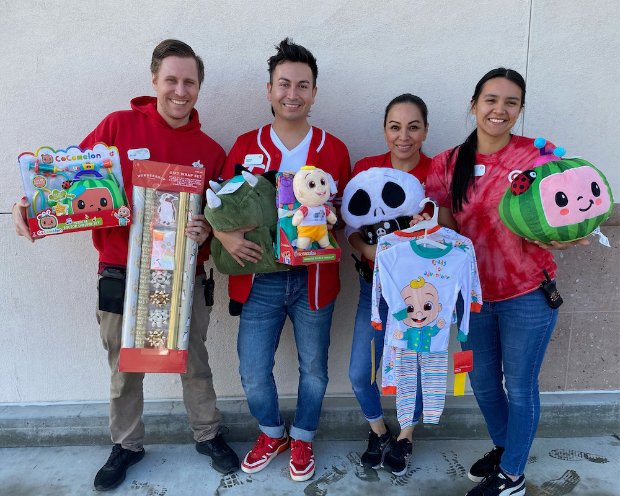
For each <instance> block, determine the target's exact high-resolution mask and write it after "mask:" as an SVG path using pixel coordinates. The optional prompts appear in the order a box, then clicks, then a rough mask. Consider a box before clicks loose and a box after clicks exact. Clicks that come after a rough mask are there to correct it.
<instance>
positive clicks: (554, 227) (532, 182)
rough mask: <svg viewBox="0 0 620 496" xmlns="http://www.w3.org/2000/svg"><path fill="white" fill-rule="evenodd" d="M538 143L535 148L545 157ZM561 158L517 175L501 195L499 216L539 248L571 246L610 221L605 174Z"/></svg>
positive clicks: (609, 195)
mask: <svg viewBox="0 0 620 496" xmlns="http://www.w3.org/2000/svg"><path fill="white" fill-rule="evenodd" d="M540 140H541V138H539V139H537V140H536V142H535V143H537V145H536V146H537V147H538V148H541V153H543V154H544V155H547V154H546V153H545V151H544V146H545V142H544V140H542V146H539V145H541V142H540ZM562 154H563V153H562ZM561 156H562V155H560V156H559V157H558V156H555V157H552V156H548V158H547V159H542V160H537V162H538V163H540V162H545V163H542V165H538V166H536V167H534V168H532V169H529V170H526V171H525V172H520V173H518V174H517V175H516V176H515V177H514V179H513V180H512V183H511V185H510V187H509V188H508V189H507V190H506V193H504V196H503V197H502V199H501V201H500V203H499V215H500V218H501V219H502V221H503V222H504V224H505V225H506V226H507V227H508V229H510V230H511V231H512V232H514V233H515V234H517V235H519V236H522V237H524V238H527V239H531V240H535V241H542V242H543V243H549V242H550V241H559V242H567V241H574V240H576V239H580V238H583V237H585V236H588V235H589V234H590V233H592V231H594V229H596V228H597V227H598V226H599V225H601V224H602V223H603V222H605V220H607V218H608V217H609V216H610V215H611V211H612V209H613V196H612V193H611V189H610V187H609V183H608V182H607V179H606V178H605V176H604V175H603V173H602V172H601V171H599V170H598V169H597V168H596V167H594V165H592V164H591V163H590V162H588V161H586V160H583V159H581V158H561ZM541 158H542V156H541Z"/></svg>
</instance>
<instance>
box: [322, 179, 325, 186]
mask: <svg viewBox="0 0 620 496" xmlns="http://www.w3.org/2000/svg"><path fill="white" fill-rule="evenodd" d="M321 186H325V179H323V178H321Z"/></svg>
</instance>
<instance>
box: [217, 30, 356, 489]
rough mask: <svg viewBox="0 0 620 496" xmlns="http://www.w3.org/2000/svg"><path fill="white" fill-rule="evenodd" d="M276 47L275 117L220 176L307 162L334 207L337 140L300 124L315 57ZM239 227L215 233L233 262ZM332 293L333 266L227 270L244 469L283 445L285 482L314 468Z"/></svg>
mask: <svg viewBox="0 0 620 496" xmlns="http://www.w3.org/2000/svg"><path fill="white" fill-rule="evenodd" d="M276 50H277V51H276V54H275V55H274V56H273V57H271V58H270V59H269V83H267V100H268V101H269V102H270V103H271V108H272V113H273V115H274V120H273V122H272V123H271V124H267V125H265V126H263V127H261V128H260V129H256V130H254V131H250V132H249V133H246V134H244V135H242V136H239V138H237V141H236V142H235V144H234V145H233V147H232V149H231V151H230V154H229V155H228V158H227V160H226V163H225V165H224V170H223V178H224V179H228V178H230V177H232V176H233V175H234V168H235V164H243V165H244V167H246V168H247V169H249V170H250V171H251V172H252V173H254V174H257V173H259V174H262V173H264V172H267V171H270V170H276V171H289V172H296V171H297V170H299V168H300V167H302V166H304V165H314V166H316V167H319V168H321V169H323V170H325V171H326V172H329V173H330V174H331V175H332V177H333V178H334V180H335V181H336V184H337V186H338V193H337V195H336V200H335V202H336V203H337V202H338V200H339V199H340V196H341V195H342V191H343V189H344V187H345V186H346V183H347V181H348V180H349V177H350V162H349V153H348V151H347V148H346V147H345V145H344V144H343V143H342V142H341V141H340V140H339V139H337V138H336V137H334V136H332V135H331V134H329V133H326V132H325V131H323V130H322V129H319V128H317V127H314V126H311V125H310V124H309V123H308V113H309V111H310V108H311V106H312V104H313V103H314V98H315V96H316V92H317V87H316V78H317V74H318V69H317V64H316V59H315V58H314V56H313V55H312V53H310V51H309V50H307V49H306V48H304V47H302V46H300V45H296V44H294V43H293V42H292V41H290V40H289V39H288V38H286V39H284V40H283V41H282V42H281V43H280V44H279V45H278V46H276ZM244 232H245V231H244V230H239V231H235V232H232V233H230V232H226V233H224V232H215V233H214V234H215V236H216V237H217V238H218V239H219V240H220V241H221V242H222V244H223V246H224V248H226V250H227V251H228V252H229V253H230V254H231V255H232V257H233V258H234V259H235V260H236V261H237V262H238V263H239V264H240V265H243V264H244V262H247V261H250V262H256V261H258V258H259V257H260V247H259V246H258V245H256V244H254V243H252V242H250V241H248V240H246V239H245V238H244V236H243V234H244ZM339 289H340V280H339V276H338V264H337V263H330V264H323V265H320V264H314V265H310V266H308V267H302V268H292V269H291V270H288V271H284V272H276V273H270V274H253V275H248V276H230V279H229V296H230V298H231V300H232V301H235V302H239V303H240V304H242V307H241V311H240V316H241V318H240V323H239V337H238V343H237V351H238V353H239V361H240V372H241V382H242V384H243V388H244V390H245V394H246V396H247V399H248V404H249V407H250V411H251V413H252V415H253V416H254V417H255V418H256V419H257V421H258V424H259V427H260V430H261V434H260V436H259V438H258V440H257V441H256V444H255V445H254V447H253V448H252V450H251V451H250V452H249V453H248V454H247V455H246V456H245V459H244V460H243V462H242V464H241V468H242V470H243V471H244V472H247V473H255V472H258V471H260V470H262V469H263V468H265V467H266V466H267V465H268V464H269V462H270V461H271V460H272V459H273V458H274V457H275V456H277V455H278V454H279V453H282V452H283V451H285V450H286V449H288V448H289V446H290V448H291V460H290V463H289V469H290V474H291V478H292V479H293V480H297V481H304V480H307V479H309V478H310V477H312V475H313V474H314V470H315V463H314V454H313V451H312V440H313V438H314V435H315V432H316V430H317V427H318V422H319V416H320V413H321V404H322V401H323V396H324V394H325V389H326V387H327V351H328V348H329V334H330V327H331V321H332V312H333V309H334V300H335V299H336V296H337V294H338V291H339ZM287 315H288V317H289V318H290V319H291V321H292V323H293V332H294V334H295V343H296V345H297V352H298V357H299V370H300V377H299V389H298V398H297V410H296V414H295V419H294V421H293V424H292V426H291V427H290V438H289V434H287V431H286V428H285V425H284V421H283V420H282V417H281V416H280V410H279V407H278V392H277V390H276V385H275V381H274V377H273V367H274V356H275V352H276V350H277V348H278V343H279V340H280V334H281V333H282V328H283V326H284V322H285V320H286V317H287Z"/></svg>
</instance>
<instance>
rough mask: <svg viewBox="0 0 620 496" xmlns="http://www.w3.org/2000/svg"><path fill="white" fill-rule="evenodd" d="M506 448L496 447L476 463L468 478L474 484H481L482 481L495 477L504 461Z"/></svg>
mask: <svg viewBox="0 0 620 496" xmlns="http://www.w3.org/2000/svg"><path fill="white" fill-rule="evenodd" d="M503 453H504V448H502V447H501V446H495V447H494V448H493V449H492V450H491V451H489V452H488V453H485V454H484V456H483V457H482V458H480V460H478V461H477V462H476V463H474V464H473V465H472V466H471V468H470V469H469V473H468V474H467V477H469V480H471V481H472V482H480V481H482V479H485V478H486V477H489V476H490V475H493V474H494V473H496V472H497V471H498V470H499V462H500V460H501V459H502V454H503Z"/></svg>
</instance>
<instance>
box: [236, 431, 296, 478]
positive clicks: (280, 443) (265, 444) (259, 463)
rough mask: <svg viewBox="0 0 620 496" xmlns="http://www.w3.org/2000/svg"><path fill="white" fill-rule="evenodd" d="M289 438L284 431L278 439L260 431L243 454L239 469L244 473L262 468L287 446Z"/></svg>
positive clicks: (252, 472)
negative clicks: (250, 446) (249, 448)
mask: <svg viewBox="0 0 620 496" xmlns="http://www.w3.org/2000/svg"><path fill="white" fill-rule="evenodd" d="M289 443H290V439H289V437H288V434H286V432H285V433H284V436H282V437H281V438H279V439H276V438H273V437H269V436H267V435H266V434H263V433H262V432H261V435H260V436H258V439H257V440H256V443H255V444H254V447H253V448H252V449H251V450H250V452H249V453H248V454H247V455H245V458H244V459H243V462H241V470H243V471H244V472H245V473H246V474H254V473H256V472H260V471H261V470H263V469H264V468H265V467H266V466H267V465H269V462H271V460H273V459H274V458H275V457H276V456H278V455H279V454H280V453H282V452H283V451H286V450H287V449H288V447H289Z"/></svg>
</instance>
